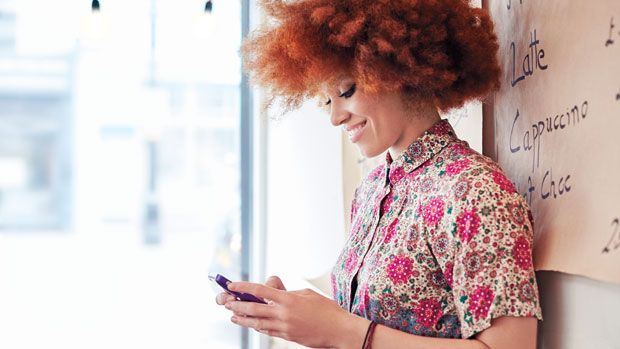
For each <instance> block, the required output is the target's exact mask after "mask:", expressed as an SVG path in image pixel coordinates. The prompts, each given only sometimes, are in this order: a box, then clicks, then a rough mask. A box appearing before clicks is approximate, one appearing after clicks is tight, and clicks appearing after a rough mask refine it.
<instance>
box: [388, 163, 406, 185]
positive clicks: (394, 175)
mask: <svg viewBox="0 0 620 349" xmlns="http://www.w3.org/2000/svg"><path fill="white" fill-rule="evenodd" d="M403 177H405V170H404V169H403V168H402V167H399V168H397V169H396V170H394V171H391V172H390V183H392V184H395V183H396V182H398V181H400V180H401V179H402V178H403Z"/></svg>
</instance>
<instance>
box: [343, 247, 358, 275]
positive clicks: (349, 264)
mask: <svg viewBox="0 0 620 349" xmlns="http://www.w3.org/2000/svg"><path fill="white" fill-rule="evenodd" d="M356 266H357V253H355V251H354V250H351V251H350V252H349V258H348V259H347V261H346V263H345V265H344V271H345V272H346V273H347V274H349V275H350V274H351V272H352V271H353V268H355V267H356Z"/></svg>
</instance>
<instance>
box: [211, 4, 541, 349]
mask: <svg viewBox="0 0 620 349" xmlns="http://www.w3.org/2000/svg"><path fill="white" fill-rule="evenodd" d="M262 6H263V7H264V9H265V10H266V12H267V13H268V14H269V15H270V16H271V17H272V18H273V21H272V22H271V24H269V25H266V26H265V27H263V28H262V29H261V30H260V31H257V32H254V33H253V35H252V36H251V37H250V38H249V39H248V40H247V41H246V42H245V44H244V47H243V54H244V58H245V60H246V66H247V67H248V69H249V71H250V72H251V73H252V78H253V79H254V81H255V82H256V83H258V84H259V85H262V86H264V87H266V88H267V89H269V90H270V91H271V92H272V95H273V96H274V97H275V98H279V99H280V101H281V103H282V104H283V105H284V106H285V107H287V108H289V109H290V108H295V107H298V106H299V105H300V104H301V103H302V102H303V101H304V100H306V99H308V98H312V97H316V96H321V97H323V98H325V100H324V103H325V104H326V107H327V108H328V109H329V112H330V117H331V122H332V124H333V125H334V126H342V127H344V129H345V130H346V131H347V132H348V133H349V139H350V141H351V142H353V143H355V144H356V145H357V146H358V147H359V148H360V150H361V152H362V153H363V154H364V155H366V156H367V157H373V156H377V155H379V154H381V153H383V152H384V151H386V150H387V154H386V160H385V164H383V165H381V166H379V167H378V168H376V169H375V170H373V171H371V173H370V174H369V175H368V176H367V178H366V179H365V180H364V181H363V182H362V184H361V185H360V186H359V187H358V189H357V191H356V195H355V197H354V199H353V204H352V213H351V224H352V229H351V233H350V235H349V237H348V239H347V241H346V243H345V246H344V249H343V251H342V253H341V255H340V257H339V259H338V261H337V263H336V265H335V267H334V270H333V274H332V288H333V298H334V300H335V301H334V300H330V299H327V298H325V297H322V296H320V295H318V294H316V293H314V292H312V291H309V290H303V291H290V292H289V291H286V290H285V288H284V286H283V285H282V283H281V281H280V280H279V279H278V278H275V277H272V278H270V280H268V281H267V283H266V285H259V284H251V283H233V284H231V285H230V288H231V289H232V290H234V291H239V292H245V293H251V294H254V295H256V296H258V297H262V298H264V299H268V300H270V302H269V304H268V305H262V304H256V303H247V302H238V301H235V300H234V298H232V297H231V296H228V295H224V294H221V295H219V296H218V298H217V302H218V304H223V305H225V306H226V308H228V309H230V310H232V311H233V312H234V316H233V317H232V321H233V322H234V323H236V324H238V325H240V326H246V327H251V328H254V329H256V330H259V331H261V332H263V333H266V334H268V335H271V336H277V337H282V338H285V339H288V340H292V341H295V342H298V343H300V344H303V345H306V346H310V347H334V348H368V347H372V348H375V349H380V348H390V349H393V348H424V347H432V348H534V347H535V345H536V327H537V321H536V319H542V316H541V309H540V306H539V303H538V289H537V284H536V280H535V274H534V270H533V263H532V256H531V248H532V233H533V228H532V223H531V214H530V211H529V208H528V207H527V204H526V203H525V201H524V200H523V198H522V197H521V196H520V195H519V194H518V193H517V191H516V190H515V188H514V186H513V185H512V183H511V182H510V181H509V180H508V179H507V178H506V177H505V175H504V174H503V172H502V171H501V169H500V168H499V167H498V165H496V164H495V163H493V162H492V161H491V160H490V159H488V158H487V157H484V156H482V155H480V154H478V153H476V152H475V151H473V150H471V149H470V148H469V146H468V145H467V143H466V142H463V141H460V140H459V139H458V138H457V137H456V135H455V133H454V131H453V129H452V128H451V126H450V125H449V124H448V123H447V121H445V120H440V117H439V114H438V109H439V110H447V109H451V108H454V107H459V106H462V105H463V104H464V103H465V102H467V101H469V100H472V99H477V98H478V99H479V98H483V97H484V96H485V95H487V94H488V93H489V92H490V91H492V90H493V89H494V88H496V87H497V86H498V85H499V74H500V71H499V67H498V63H497V59H496V55H497V49H498V46H497V43H496V37H495V35H494V33H493V25H492V22H491V20H490V18H489V16H488V14H487V13H486V12H485V11H484V10H482V9H475V8H472V7H471V6H470V5H469V3H468V2H467V1H465V0H442V1H437V0H417V1H416V0H374V1H369V0H296V1H295V0H294V1H276V0H265V1H263V2H262Z"/></svg>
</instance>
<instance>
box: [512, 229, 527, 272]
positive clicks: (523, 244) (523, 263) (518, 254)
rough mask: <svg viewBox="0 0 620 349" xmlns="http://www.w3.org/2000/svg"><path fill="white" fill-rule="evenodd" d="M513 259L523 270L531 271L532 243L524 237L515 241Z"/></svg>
mask: <svg viewBox="0 0 620 349" xmlns="http://www.w3.org/2000/svg"><path fill="white" fill-rule="evenodd" d="M512 258H514V260H515V263H517V265H518V266H520V267H521V269H529V268H530V267H531V266H532V254H531V252H530V243H529V242H528V241H527V239H526V238H525V237H523V236H521V237H519V238H518V239H517V240H516V241H515V245H514V247H513V248H512Z"/></svg>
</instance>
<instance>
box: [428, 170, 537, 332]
mask: <svg viewBox="0 0 620 349" xmlns="http://www.w3.org/2000/svg"><path fill="white" fill-rule="evenodd" d="M448 195H452V196H453V198H452V199H453V200H454V201H452V202H453V205H452V208H451V209H452V215H451V216H452V222H451V225H450V226H448V227H447V229H448V230H449V231H447V232H443V233H442V234H438V235H440V236H439V237H436V238H442V239H444V242H443V243H441V244H437V243H433V244H432V245H431V249H433V250H434V254H435V256H436V258H437V260H438V262H439V264H440V266H441V268H442V270H443V272H444V274H445V275H446V278H447V279H448V284H449V285H450V287H451V288H452V293H453V296H454V303H455V307H456V311H457V314H458V317H459V320H460V323H461V333H462V337H463V338H469V337H471V336H473V335H475V334H476V333H479V332H481V331H482V330H484V329H486V328H488V327H489V326H490V325H491V320H492V319H494V318H498V317H501V316H517V317H535V318H538V319H540V320H542V315H541V309H540V305H539V296H538V286H537V283H536V279H535V273H534V266H533V262H532V243H533V228H532V221H531V219H530V217H531V215H530V210H529V208H528V206H527V203H526V202H525V200H524V199H523V197H522V196H521V195H520V194H519V193H518V192H517V191H516V190H515V188H514V186H513V184H512V183H511V182H510V181H509V180H508V179H507V178H506V176H505V175H504V174H503V172H502V171H501V169H499V167H498V166H497V165H492V166H491V167H490V168H489V167H485V170H481V169H480V168H474V169H473V170H471V171H466V172H464V173H463V174H462V175H461V176H460V177H459V179H458V180H457V181H456V183H455V184H454V186H453V188H452V190H451V191H450V192H449V194H448ZM446 240H447V241H446ZM437 246H442V248H443V249H444V250H443V251H438V248H437ZM444 246H448V248H447V250H448V253H445V249H446V248H445V247H444ZM440 252H443V253H440Z"/></svg>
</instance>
